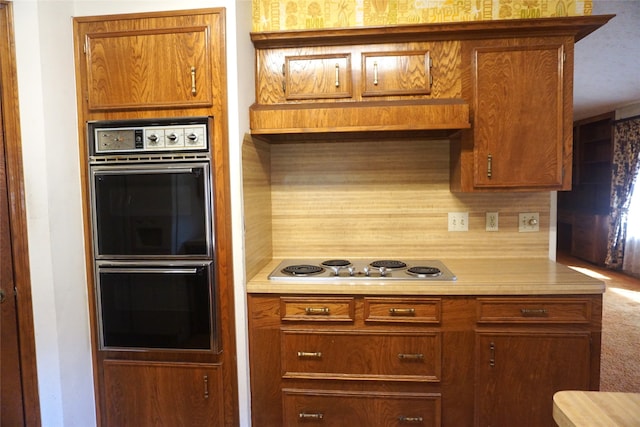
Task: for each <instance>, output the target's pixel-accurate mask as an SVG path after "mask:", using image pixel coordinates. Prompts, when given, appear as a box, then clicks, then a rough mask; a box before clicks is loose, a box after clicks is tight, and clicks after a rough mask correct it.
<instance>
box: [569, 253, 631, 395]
mask: <svg viewBox="0 0 640 427" xmlns="http://www.w3.org/2000/svg"><path fill="white" fill-rule="evenodd" d="M558 262H560V263H563V264H565V265H568V266H570V267H572V268H574V269H576V270H578V271H580V272H582V273H584V274H588V275H591V276H594V277H597V278H600V279H602V280H604V281H605V282H606V284H607V291H606V292H605V294H604V296H603V308H602V357H601V362H600V390H602V391H620V392H634V393H640V280H638V279H637V278H633V277H630V276H627V275H625V274H622V273H619V272H614V271H611V270H607V269H605V268H599V267H596V266H594V265H591V264H589V263H587V262H585V261H580V260H578V259H575V258H572V257H569V256H566V255H564V254H558Z"/></svg>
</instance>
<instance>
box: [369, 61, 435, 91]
mask: <svg viewBox="0 0 640 427" xmlns="http://www.w3.org/2000/svg"><path fill="white" fill-rule="evenodd" d="M362 80H363V84H362V86H363V87H362V96H363V97H365V96H390V95H429V94H430V93H431V82H432V81H431V60H430V58H429V51H427V50H417V51H402V52H375V53H373V52H363V53H362Z"/></svg>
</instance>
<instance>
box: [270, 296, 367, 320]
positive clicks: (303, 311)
mask: <svg viewBox="0 0 640 427" xmlns="http://www.w3.org/2000/svg"><path fill="white" fill-rule="evenodd" d="M280 317H281V319H282V320H283V321H287V322H291V321H293V322H300V321H304V322H327V321H328V322H353V319H354V317H355V299H354V298H351V297H344V298H340V297H336V298H307V297H282V298H280Z"/></svg>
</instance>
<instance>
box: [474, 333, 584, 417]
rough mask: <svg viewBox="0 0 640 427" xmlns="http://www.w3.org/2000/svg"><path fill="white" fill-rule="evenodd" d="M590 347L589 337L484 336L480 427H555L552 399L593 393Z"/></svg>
mask: <svg viewBox="0 0 640 427" xmlns="http://www.w3.org/2000/svg"><path fill="white" fill-rule="evenodd" d="M590 347H591V343H590V334H589V333H579V332H578V333H548V332H526V333H518V332H511V333H508V332H504V333H499V332H491V333H479V334H478V336H477V340H476V382H475V383H476V386H475V396H476V426H484V427H489V426H510V425H518V426H521V427H527V426H529V427H544V426H549V427H554V426H555V423H554V421H553V416H552V407H553V400H552V396H553V394H554V393H555V392H557V391H560V390H588V389H589V386H590V384H589V367H590V354H591V351H590Z"/></svg>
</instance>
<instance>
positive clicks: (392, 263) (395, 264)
mask: <svg viewBox="0 0 640 427" xmlns="http://www.w3.org/2000/svg"><path fill="white" fill-rule="evenodd" d="M370 265H371V267H375V268H383V267H384V268H391V269H393V268H405V267H406V266H407V264H406V263H404V262H402V261H396V260H389V259H383V260H378V261H373V262H372V263H371V264H370Z"/></svg>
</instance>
